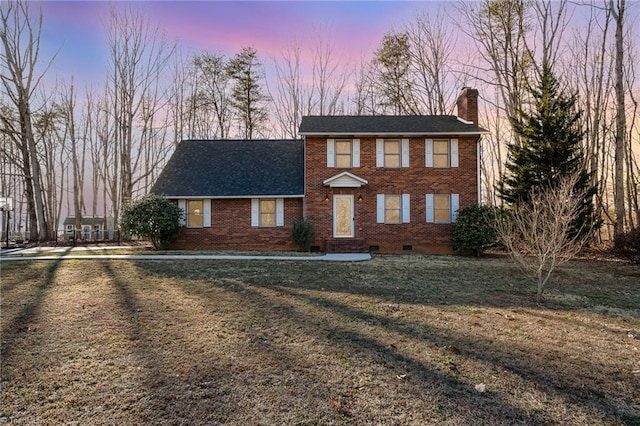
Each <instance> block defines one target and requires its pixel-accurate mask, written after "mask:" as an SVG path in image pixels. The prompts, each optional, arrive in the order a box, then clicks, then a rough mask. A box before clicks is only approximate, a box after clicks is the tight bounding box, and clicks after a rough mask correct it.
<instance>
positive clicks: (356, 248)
mask: <svg viewBox="0 0 640 426" xmlns="http://www.w3.org/2000/svg"><path fill="white" fill-rule="evenodd" d="M326 243H327V253H367V251H368V250H367V245H366V241H365V240H364V238H332V239H329V240H327V241H326Z"/></svg>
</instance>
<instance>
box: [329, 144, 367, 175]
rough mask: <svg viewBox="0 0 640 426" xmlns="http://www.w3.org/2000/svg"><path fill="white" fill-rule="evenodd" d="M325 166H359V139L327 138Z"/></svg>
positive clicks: (346, 167) (344, 167) (345, 167)
mask: <svg viewBox="0 0 640 426" xmlns="http://www.w3.org/2000/svg"><path fill="white" fill-rule="evenodd" d="M327 167H337V168H343V169H348V168H351V167H360V139H327Z"/></svg>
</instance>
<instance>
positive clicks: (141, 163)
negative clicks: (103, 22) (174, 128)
mask: <svg viewBox="0 0 640 426" xmlns="http://www.w3.org/2000/svg"><path fill="white" fill-rule="evenodd" d="M107 39H108V44H109V61H110V63H109V73H108V82H107V98H108V99H107V104H106V106H107V111H108V115H107V116H106V118H108V119H109V120H110V121H109V125H110V126H112V127H113V132H112V133H111V134H110V135H109V139H104V140H103V141H104V143H105V144H106V145H104V149H103V156H104V162H105V168H104V171H105V173H106V174H105V176H107V179H106V180H107V181H108V182H107V183H108V185H109V187H110V189H109V191H108V192H109V196H110V201H111V206H112V213H113V217H114V220H115V221H116V222H117V220H118V215H119V211H120V206H121V204H122V203H123V202H127V201H130V200H132V198H133V196H134V193H135V190H136V185H138V184H140V185H142V186H144V183H145V182H148V177H149V176H150V175H151V174H152V173H154V170H155V168H156V167H157V166H158V165H159V164H160V163H161V160H162V155H163V154H162V153H163V152H164V153H165V154H166V148H165V147H164V142H165V141H166V128H164V129H163V128H162V125H159V126H158V127H157V128H156V127H154V126H155V125H156V124H157V123H156V120H157V118H156V117H157V114H158V113H159V111H160V109H161V108H162V107H163V106H164V104H163V96H164V93H163V91H162V89H161V87H160V81H161V77H162V75H163V72H164V69H165V67H166V65H167V63H168V59H169V57H170V56H171V54H172V53H173V51H174V47H175V45H174V44H172V43H170V42H168V41H167V40H166V39H165V37H164V35H162V34H161V33H160V31H159V29H158V27H156V28H153V27H151V25H150V22H149V20H148V19H147V18H145V17H144V16H143V15H142V14H141V13H140V12H137V11H135V10H133V9H123V10H121V11H119V12H118V11H116V9H112V11H111V19H110V22H109V26H108V27H107ZM161 133H162V134H161ZM150 144H152V145H153V146H152V145H150ZM158 150H159V151H158ZM108 170H110V172H108ZM137 189H138V190H140V191H141V192H145V191H146V188H137Z"/></svg>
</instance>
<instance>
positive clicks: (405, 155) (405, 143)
mask: <svg viewBox="0 0 640 426" xmlns="http://www.w3.org/2000/svg"><path fill="white" fill-rule="evenodd" d="M402 167H409V139H402Z"/></svg>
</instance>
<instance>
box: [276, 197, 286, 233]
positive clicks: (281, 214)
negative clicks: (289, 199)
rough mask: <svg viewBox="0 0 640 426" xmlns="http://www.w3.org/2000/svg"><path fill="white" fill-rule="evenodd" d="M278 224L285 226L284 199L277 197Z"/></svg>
mask: <svg viewBox="0 0 640 426" xmlns="http://www.w3.org/2000/svg"><path fill="white" fill-rule="evenodd" d="M276 226H284V199H282V198H276Z"/></svg>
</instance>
